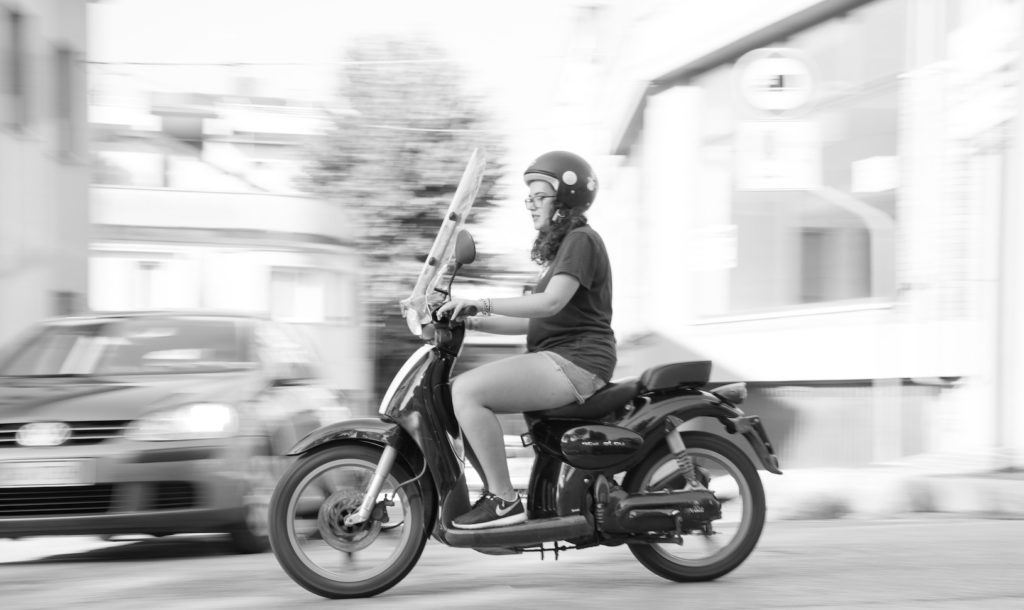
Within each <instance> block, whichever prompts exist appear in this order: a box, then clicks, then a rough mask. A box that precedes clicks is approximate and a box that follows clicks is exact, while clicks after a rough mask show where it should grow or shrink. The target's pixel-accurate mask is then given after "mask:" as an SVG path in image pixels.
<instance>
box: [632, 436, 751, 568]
mask: <svg viewBox="0 0 1024 610" xmlns="http://www.w3.org/2000/svg"><path fill="white" fill-rule="evenodd" d="M683 442H684V444H685V445H686V449H687V453H688V454H689V455H690V457H691V458H693V462H694V465H695V466H696V467H697V470H698V471H699V473H700V476H699V478H700V479H701V481H702V482H704V484H705V485H706V486H707V488H708V489H709V490H710V491H712V492H714V494H715V497H717V498H718V501H719V502H721V503H722V517H721V519H716V520H714V521H712V522H711V527H710V528H709V531H706V532H704V533H701V534H691V535H687V536H684V537H683V543H682V545H679V544H675V543H661V544H631V545H630V546H629V550H630V551H632V553H633V555H634V556H635V557H636V558H637V560H639V561H640V563H642V564H643V565H644V567H646V568H647V569H648V570H650V571H652V572H654V573H655V574H657V575H658V576H661V577H662V578H667V579H668V580H674V581H678V582H696V581H705V580H714V579H715V578H718V577H719V576H723V575H725V574H728V573H729V572H731V571H732V570H734V569H736V567H737V566H739V565H740V564H741V563H743V560H745V559H746V558H747V556H748V555H750V553H751V552H752V551H753V550H754V545H756V544H757V540H758V539H759V538H760V537H761V530H762V529H763V528H764V519H765V500H764V487H763V485H762V484H761V477H760V476H758V474H757V469H756V468H754V465H753V464H752V463H751V462H750V459H749V458H747V456H746V454H745V453H743V452H742V451H741V450H740V449H739V448H738V447H737V446H736V445H734V444H732V443H731V442H729V441H728V440H726V439H724V438H721V437H719V436H715V435H712V434H707V433H702V432H686V433H684V434H683ZM680 478H681V477H680V476H679V469H678V466H677V464H676V461H675V456H673V455H672V454H671V453H670V452H669V450H668V448H667V447H665V446H662V448H661V449H660V450H656V451H654V452H653V453H652V454H651V455H649V456H648V457H647V459H646V460H644V462H643V463H642V464H640V466H638V467H637V468H635V469H634V470H632V471H630V473H629V474H628V475H627V477H626V479H625V481H623V487H624V488H625V490H626V491H627V492H630V493H636V492H641V491H655V490H659V489H662V488H663V483H664V482H665V481H673V480H675V481H678V480H680Z"/></svg>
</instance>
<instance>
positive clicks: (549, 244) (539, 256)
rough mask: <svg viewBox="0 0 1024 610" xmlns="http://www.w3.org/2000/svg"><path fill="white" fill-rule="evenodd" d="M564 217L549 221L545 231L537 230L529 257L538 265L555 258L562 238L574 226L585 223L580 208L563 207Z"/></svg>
mask: <svg viewBox="0 0 1024 610" xmlns="http://www.w3.org/2000/svg"><path fill="white" fill-rule="evenodd" d="M562 213H563V214H565V216H564V217H562V218H560V219H558V220H554V219H552V221H551V226H550V227H549V228H548V229H547V230H546V231H538V232H537V238H536V239H534V240H533V250H532V251H531V252H530V259H531V260H533V262H535V263H537V264H538V265H546V264H548V263H550V262H551V261H553V260H555V255H556V254H558V248H560V247H561V246H562V240H564V239H565V236H566V235H568V234H569V231H572V230H573V229H575V228H578V227H582V226H584V225H586V224H587V216H586V214H584V213H583V210H582V209H580V208H568V209H563V210H562Z"/></svg>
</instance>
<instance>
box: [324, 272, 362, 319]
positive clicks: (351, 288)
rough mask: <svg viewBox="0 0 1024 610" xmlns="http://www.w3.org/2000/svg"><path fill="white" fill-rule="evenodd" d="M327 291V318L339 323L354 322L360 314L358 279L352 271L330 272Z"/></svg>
mask: <svg viewBox="0 0 1024 610" xmlns="http://www.w3.org/2000/svg"><path fill="white" fill-rule="evenodd" d="M330 277H331V284H330V288H329V290H328V292H327V320H328V321H330V322H335V323H339V324H349V325H350V324H354V323H355V322H356V317H357V314H358V308H359V301H358V299H357V290H356V286H357V279H356V277H355V276H353V275H352V274H350V273H343V272H335V273H331V274H330Z"/></svg>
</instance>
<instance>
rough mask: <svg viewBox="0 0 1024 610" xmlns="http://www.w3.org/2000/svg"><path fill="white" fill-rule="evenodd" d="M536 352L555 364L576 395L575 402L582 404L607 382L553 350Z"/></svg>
mask: <svg viewBox="0 0 1024 610" xmlns="http://www.w3.org/2000/svg"><path fill="white" fill-rule="evenodd" d="M537 353H538V354H544V355H545V356H547V357H548V359H549V360H551V362H552V364H554V365H555V370H557V371H558V372H559V373H561V374H562V376H564V377H565V380H566V381H567V382H568V383H569V387H570V388H572V393H573V395H575V396H576V402H578V403H580V404H583V402H584V401H585V400H586V399H588V398H590V397H591V396H593V395H594V392H597V391H598V390H600V389H601V388H603V387H604V386H605V385H606V383H607V382H606V381H605V380H603V379H601V378H600V377H598V376H597V375H595V374H593V373H591V372H590V371H588V370H586V369H585V368H583V367H580V366H576V365H575V364H573V363H572V362H569V361H568V360H567V359H565V358H564V357H562V356H559V355H558V354H556V353H555V352H547V351H544V352H537Z"/></svg>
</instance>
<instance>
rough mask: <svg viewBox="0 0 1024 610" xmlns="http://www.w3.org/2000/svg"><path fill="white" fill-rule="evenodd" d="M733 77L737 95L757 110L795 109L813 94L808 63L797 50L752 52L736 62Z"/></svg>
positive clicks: (782, 49)
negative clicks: (734, 77) (738, 93)
mask: <svg viewBox="0 0 1024 610" xmlns="http://www.w3.org/2000/svg"><path fill="white" fill-rule="evenodd" d="M734 74H735V75H736V86H737V88H738V89H739V92H740V96H741V97H742V98H743V99H744V100H745V101H746V102H747V103H748V104H749V105H750V106H752V107H753V108H756V109H757V110H764V111H768V112H771V113H776V114H782V113H784V112H788V111H791V110H795V109H797V108H800V107H801V106H803V105H804V104H806V103H807V102H809V101H810V99H811V95H812V94H813V92H814V75H813V73H812V71H811V67H810V64H809V63H808V61H807V59H806V58H805V57H804V54H803V53H802V52H801V51H799V50H797V49H787V48H766V49H755V50H753V51H750V52H749V53H747V54H745V55H744V56H743V57H741V58H739V59H738V60H737V61H736V66H735V68H734Z"/></svg>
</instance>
